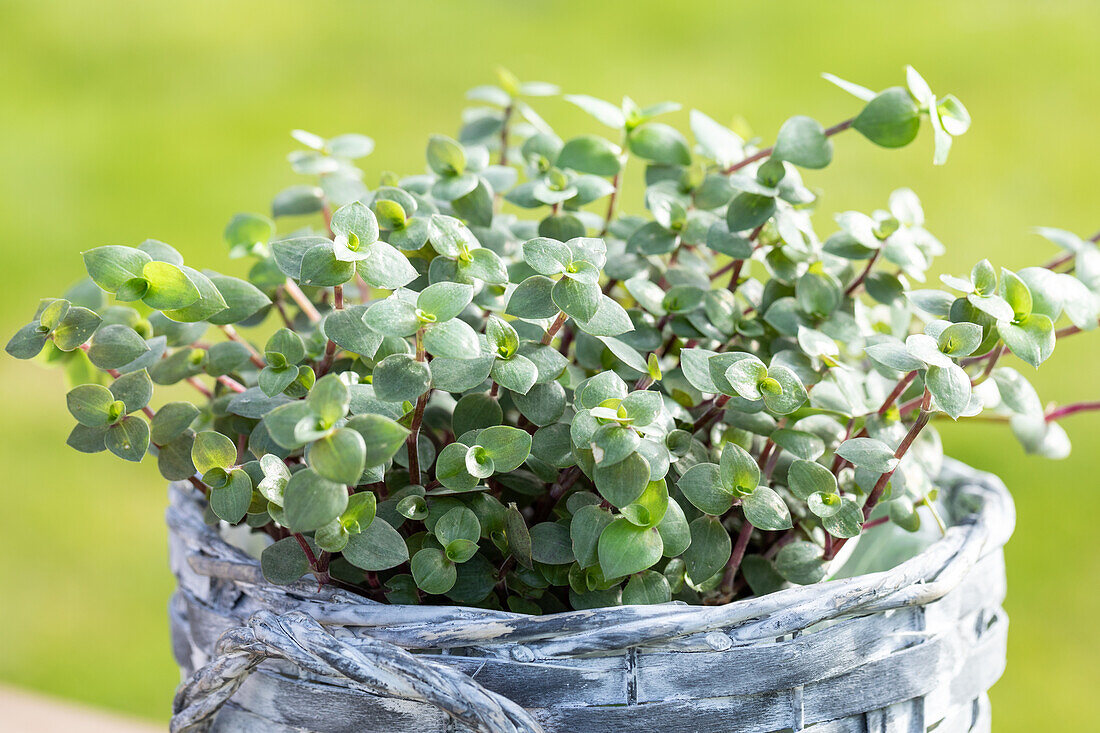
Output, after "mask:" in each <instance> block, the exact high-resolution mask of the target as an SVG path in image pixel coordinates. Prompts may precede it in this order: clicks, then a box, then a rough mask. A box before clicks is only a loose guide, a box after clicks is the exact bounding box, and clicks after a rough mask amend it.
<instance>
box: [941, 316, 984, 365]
mask: <svg viewBox="0 0 1100 733" xmlns="http://www.w3.org/2000/svg"><path fill="white" fill-rule="evenodd" d="M982 340H983V336H982V327H981V326H979V325H978V324H976V323H952V324H951V325H950V326H948V327H947V328H945V329H944V330H943V331H942V332H941V333H940V335H939V338H938V339H937V344H938V346H939V350H940V351H941V352H943V353H944V354H947V355H948V356H951V357H955V358H958V357H962V356H969V355H970V354H973V353H974V352H975V351H976V350H977V348H978V347H979V346H981V344H982Z"/></svg>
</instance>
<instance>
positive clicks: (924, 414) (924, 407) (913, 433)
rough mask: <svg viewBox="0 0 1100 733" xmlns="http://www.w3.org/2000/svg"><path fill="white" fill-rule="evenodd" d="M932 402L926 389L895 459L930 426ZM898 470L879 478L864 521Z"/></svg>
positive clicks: (828, 555)
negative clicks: (918, 409)
mask: <svg viewBox="0 0 1100 733" xmlns="http://www.w3.org/2000/svg"><path fill="white" fill-rule="evenodd" d="M931 401H932V393H931V392H929V391H928V390H927V389H925V390H924V395H923V397H921V411H920V415H918V416H917V420H916V422H914V423H913V426H912V427H911V428H909V432H908V433H906V434H905V437H904V438H902V441H901V444H900V445H899V446H898V448H897V450H895V451H894V458H897V459H898V460H899V461H900V460H901V459H902V457H903V456H905V454H906V453H907V452H908V451H909V448H910V447H911V446H912V445H913V441H915V440H916V439H917V436H918V435H920V431H921V430H923V429H924V426H925V425H927V424H928V419H929V418H930V417H931V413H929V411H928V405H929V404H930V403H931ZM896 470H897V466H895V467H894V468H892V469H891V470H889V471H887V472H886V473H884V474H882V475H881V476H879V478H878V481H876V482H875V486H874V488H873V489H871V493H870V495H869V496H868V497H867V501H866V502H865V503H864V504H863V518H864V520H866V519H867V518H868V517H870V516H871V512H872V511H873V510H874V508H875V506H876V505H877V504H878V502H879V499H881V498H882V494H883V492H884V491H886V485H887V484H888V483H890V478H891V477H892V476H893V475H894V471H896ZM845 542H847V540H845V539H839V540H837V541H836V542H835V543H834V544H833V546H832V548H830V549H831V552H829V553H826V555H825V559H826V560H832V559H833V558H834V557H836V554H837V553H838V552H839V551H840V548H841V547H844V543H845Z"/></svg>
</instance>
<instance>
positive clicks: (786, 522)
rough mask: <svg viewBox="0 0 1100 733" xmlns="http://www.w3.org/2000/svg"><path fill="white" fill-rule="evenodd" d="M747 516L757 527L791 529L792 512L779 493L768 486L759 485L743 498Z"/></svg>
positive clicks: (773, 529)
mask: <svg viewBox="0 0 1100 733" xmlns="http://www.w3.org/2000/svg"><path fill="white" fill-rule="evenodd" d="M741 506H742V508H743V509H744V510H745V518H746V519H748V520H749V523H750V524H751V525H752V526H754V527H756V528H757V529H765V530H769V531H778V530H781V529H790V528H791V527H792V526H794V525H793V524H792V523H791V512H790V510H789V509H787V505H786V504H784V503H783V499H781V498H780V497H779V494H777V493H775V492H774V491H773V490H771V489H769V488H768V487H767V486H757V487H756V490H755V491H753V492H752V493H751V494H749V495H748V496H746V497H744V498H743V499H742V500H741Z"/></svg>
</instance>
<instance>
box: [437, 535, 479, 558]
mask: <svg viewBox="0 0 1100 733" xmlns="http://www.w3.org/2000/svg"><path fill="white" fill-rule="evenodd" d="M477 550H478V546H477V543H476V542H474V541H472V540H452V541H451V542H448V543H447V546H446V547H445V548H444V550H443V554H445V555H446V556H447V559H448V560H450V561H451V562H453V563H464V562H466V561H467V560H470V559H471V558H472V557H473V556H474V555H476V554H477Z"/></svg>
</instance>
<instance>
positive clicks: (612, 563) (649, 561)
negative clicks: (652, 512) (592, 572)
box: [598, 518, 664, 578]
mask: <svg viewBox="0 0 1100 733" xmlns="http://www.w3.org/2000/svg"><path fill="white" fill-rule="evenodd" d="M663 550H664V543H663V542H662V540H661V535H660V533H659V532H658V531H657V530H656V529H647V528H645V527H638V526H635V525H634V524H632V523H631V522H630V521H628V520H627V519H625V518H621V519H616V520H615V521H613V522H612V523H611V524H609V525H608V526H607V527H606V528H604V530H603V532H601V533H600V541H599V546H598V553H599V558H600V568H601V569H602V570H603V574H604V577H607V578H620V577H623V576H625V575H630V574H632V573H639V572H641V571H643V570H646V569H647V568H650V567H652V566H653V565H654V564H655V563H656V562H657V561H658V560H660V559H661V554H662V551H663Z"/></svg>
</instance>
